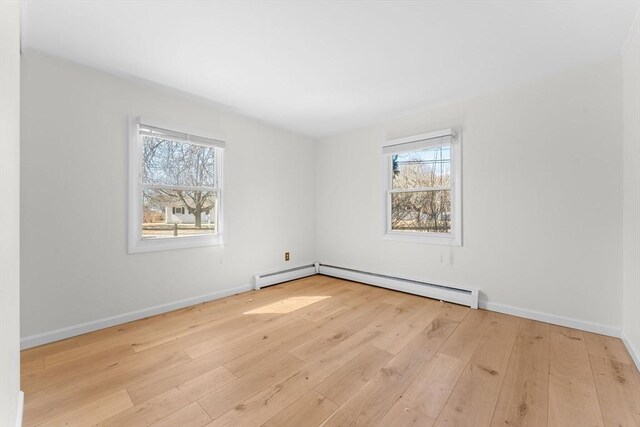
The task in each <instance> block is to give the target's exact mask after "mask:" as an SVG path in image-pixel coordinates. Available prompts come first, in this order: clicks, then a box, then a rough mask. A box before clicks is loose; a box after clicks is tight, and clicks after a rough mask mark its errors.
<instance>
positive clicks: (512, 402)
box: [491, 320, 549, 427]
mask: <svg viewBox="0 0 640 427" xmlns="http://www.w3.org/2000/svg"><path fill="white" fill-rule="evenodd" d="M548 402H549V325H548V324H546V323H540V322H536V321H533V320H521V321H520V328H519V329H518V336H517V338H516V342H515V344H514V346H513V352H512V353H511V359H510V361H509V366H508V368H507V374H506V376H505V379H504V383H503V384H502V391H501V392H500V397H499V398H498V404H497V406H496V410H495V412H494V414H493V420H492V422H491V425H492V426H493V427H503V426H505V425H508V426H522V427H537V426H541V425H546V424H547V417H548Z"/></svg>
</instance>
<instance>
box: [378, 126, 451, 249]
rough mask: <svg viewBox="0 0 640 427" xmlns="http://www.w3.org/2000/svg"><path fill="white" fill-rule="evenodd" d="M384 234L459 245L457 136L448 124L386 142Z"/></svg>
mask: <svg viewBox="0 0 640 427" xmlns="http://www.w3.org/2000/svg"><path fill="white" fill-rule="evenodd" d="M382 152H383V155H384V157H385V166H386V167H385V182H386V185H385V187H386V188H385V200H386V215H385V238H388V239H392V240H414V241H421V242H424V243H435V244H444V245H458V246H460V245H461V244H462V229H461V225H462V224H461V218H462V215H461V200H462V198H461V182H460V181H461V179H460V178H461V167H460V138H459V136H458V137H457V138H456V137H455V136H454V133H453V131H452V130H451V129H445V130H442V131H437V132H432V133H428V134H421V135H415V136H411V137H406V138H400V139H395V140H391V141H387V143H386V145H385V146H384V147H383V149H382Z"/></svg>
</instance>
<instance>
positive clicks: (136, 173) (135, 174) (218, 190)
mask: <svg viewBox="0 0 640 427" xmlns="http://www.w3.org/2000/svg"><path fill="white" fill-rule="evenodd" d="M152 124H153V125H154V126H151V125H152ZM149 127H154V128H156V129H166V128H171V129H174V130H175V132H174V133H172V134H171V135H170V134H169V133H164V134H163V135H164V137H165V138H166V139H168V140H173V141H177V142H183V143H188V144H192V145H198V146H208V147H213V148H215V151H216V153H215V156H216V157H215V168H216V169H215V171H216V172H215V173H216V179H215V186H188V185H185V186H180V185H164V184H145V183H144V182H142V181H143V171H144V156H143V147H144V143H143V139H144V138H143V137H144V135H143V134H142V133H141V132H140V130H141V128H145V129H147V128H149ZM178 134H182V136H183V138H179V136H180V135H178ZM198 135H200V136H201V138H198V137H197V136H198ZM153 136H156V137H160V138H162V137H163V136H162V135H159V134H158V133H154V134H153ZM129 141H130V142H129V159H130V163H129V165H130V166H129V206H130V208H129V253H140V252H154V251H162V250H169V249H181V248H185V249H186V248H194V247H203V246H223V245H224V236H225V234H224V230H225V228H224V190H223V187H224V184H223V167H224V165H223V158H224V147H225V142H224V141H222V140H220V139H217V138H216V137H215V136H213V135H207V133H206V132H201V131H196V130H193V129H188V128H186V127H184V126H180V125H173V124H171V125H168V124H163V123H161V122H158V121H155V120H147V119H143V118H140V117H132V118H130V132H129ZM154 188H155V189H165V190H170V191H171V190H174V191H175V190H177V191H206V192H212V193H214V195H215V197H216V209H215V213H212V214H213V215H214V216H215V224H216V233H215V234H213V233H212V234H199V235H181V236H176V237H173V236H171V237H167V238H162V239H143V237H142V215H143V202H142V194H143V191H144V190H146V189H154ZM185 211H186V210H185Z"/></svg>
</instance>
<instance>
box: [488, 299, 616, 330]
mask: <svg viewBox="0 0 640 427" xmlns="http://www.w3.org/2000/svg"><path fill="white" fill-rule="evenodd" d="M479 306H480V308H484V309H485V310H489V311H496V312H498V313H504V314H511V315H513V316H518V317H524V318H526V319H531V320H538V321H540V322H545V323H552V324H554V325H559V326H566V327H568V328H573V329H580V330H583V331H587V332H593V333H596V334H601V335H608V336H610V337H615V338H620V336H621V332H622V331H621V330H620V329H619V328H614V327H612V326H606V325H600V324H598V323H593V322H587V321H584V320H577V319H573V318H571V317H563V316H557V315H555V314H549V313H543V312H541V311H535V310H529V309H526V308H520V307H513V306H510V305H504V304H498V303H495V302H490V301H482V300H481V301H480V303H479Z"/></svg>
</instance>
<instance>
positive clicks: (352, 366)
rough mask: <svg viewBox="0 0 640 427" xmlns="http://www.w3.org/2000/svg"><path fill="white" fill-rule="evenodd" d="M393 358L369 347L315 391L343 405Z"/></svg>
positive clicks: (382, 351)
mask: <svg viewBox="0 0 640 427" xmlns="http://www.w3.org/2000/svg"><path fill="white" fill-rule="evenodd" d="M391 358H393V355H392V354H390V353H387V352H386V351H384V350H380V349H379V348H376V347H368V348H367V349H365V350H364V351H363V352H362V353H360V354H359V355H357V356H356V357H354V358H353V359H351V360H350V361H349V362H347V363H346V364H344V365H342V366H341V367H340V369H338V370H337V371H336V372H334V373H333V374H331V375H330V376H329V377H328V378H327V379H325V380H324V381H322V382H321V383H320V384H318V385H317V386H316V387H315V389H316V390H317V391H318V392H320V393H321V394H323V395H324V396H326V397H327V398H328V399H330V400H331V401H332V402H335V403H337V404H339V405H342V404H343V403H344V402H346V401H347V400H348V399H349V397H351V395H352V394H354V393H355V392H356V391H358V390H359V389H361V388H362V386H364V385H365V384H366V383H367V382H368V381H369V380H370V379H371V378H372V377H373V376H374V375H375V374H376V372H378V371H379V370H380V368H382V367H383V366H384V365H386V364H387V363H388V362H389V360H391Z"/></svg>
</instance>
